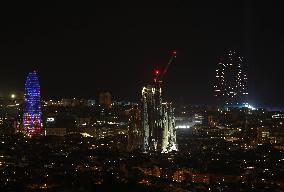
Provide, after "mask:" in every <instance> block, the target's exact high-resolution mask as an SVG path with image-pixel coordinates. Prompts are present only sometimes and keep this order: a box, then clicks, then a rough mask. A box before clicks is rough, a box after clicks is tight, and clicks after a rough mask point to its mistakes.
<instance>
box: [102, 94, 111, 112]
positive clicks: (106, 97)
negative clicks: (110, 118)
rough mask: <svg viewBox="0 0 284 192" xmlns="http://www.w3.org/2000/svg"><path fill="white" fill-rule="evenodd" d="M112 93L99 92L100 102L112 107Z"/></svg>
mask: <svg viewBox="0 0 284 192" xmlns="http://www.w3.org/2000/svg"><path fill="white" fill-rule="evenodd" d="M111 103H112V102H111V94H110V93H109V92H101V93H100V94H99V104H100V105H102V106H104V107H107V108H110V107H111Z"/></svg>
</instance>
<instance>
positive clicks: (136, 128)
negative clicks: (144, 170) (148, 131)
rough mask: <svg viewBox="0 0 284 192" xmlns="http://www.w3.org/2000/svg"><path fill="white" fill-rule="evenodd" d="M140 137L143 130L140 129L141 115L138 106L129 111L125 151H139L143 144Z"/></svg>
mask: <svg viewBox="0 0 284 192" xmlns="http://www.w3.org/2000/svg"><path fill="white" fill-rule="evenodd" d="M142 136H143V130H142V127H141V113H140V110H139V109H138V106H135V107H133V108H132V109H131V110H130V111H129V127H128V145H127V150H128V151H133V150H136V149H139V148H140V147H141V146H142V144H143V140H142V138H143V137H142Z"/></svg>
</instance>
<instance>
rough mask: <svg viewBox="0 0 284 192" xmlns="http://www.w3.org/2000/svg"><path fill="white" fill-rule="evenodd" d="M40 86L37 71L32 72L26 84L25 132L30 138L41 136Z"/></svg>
mask: <svg viewBox="0 0 284 192" xmlns="http://www.w3.org/2000/svg"><path fill="white" fill-rule="evenodd" d="M40 102H41V100H40V86H39V81H38V77H37V74H36V71H33V72H30V73H29V74H28V76H27V79H26V83H25V107H24V115H23V125H24V132H25V133H26V134H27V135H28V136H30V137H31V136H34V135H38V134H41V103H40Z"/></svg>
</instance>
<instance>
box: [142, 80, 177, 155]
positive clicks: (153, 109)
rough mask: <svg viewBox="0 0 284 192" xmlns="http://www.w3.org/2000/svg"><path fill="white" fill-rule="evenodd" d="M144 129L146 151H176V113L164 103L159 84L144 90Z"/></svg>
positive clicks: (170, 106)
mask: <svg viewBox="0 0 284 192" xmlns="http://www.w3.org/2000/svg"><path fill="white" fill-rule="evenodd" d="M141 112H142V128H143V145H142V148H143V150H144V151H161V152H168V151H171V150H176V132H175V120H174V111H173V108H172V105H171V104H170V103H163V102H162V89H161V86H160V83H159V82H155V83H154V84H153V85H148V86H146V87H143V89H142V108H141Z"/></svg>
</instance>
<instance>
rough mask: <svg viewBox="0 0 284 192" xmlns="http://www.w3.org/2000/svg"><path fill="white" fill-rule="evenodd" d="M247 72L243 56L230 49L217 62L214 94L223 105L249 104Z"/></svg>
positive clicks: (238, 105) (237, 105) (239, 105)
mask: <svg viewBox="0 0 284 192" xmlns="http://www.w3.org/2000/svg"><path fill="white" fill-rule="evenodd" d="M247 89H248V88H247V74H246V67H245V65H244V62H243V57H242V56H240V55H239V54H238V53H236V52H235V51H228V52H227V53H226V54H225V55H224V57H223V58H221V59H220V60H219V62H218V64H217V69H216V82H215V85H214V96H215V97H216V99H217V102H218V104H219V105H221V106H227V107H241V106H247V105H248V103H247V96H248V90H247Z"/></svg>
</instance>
